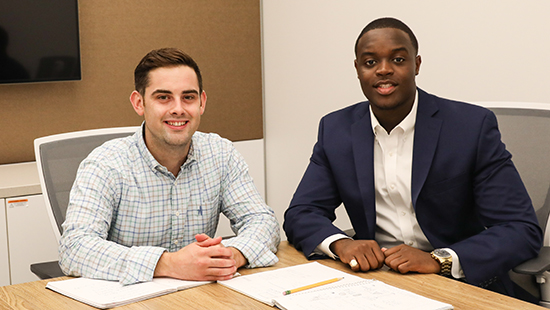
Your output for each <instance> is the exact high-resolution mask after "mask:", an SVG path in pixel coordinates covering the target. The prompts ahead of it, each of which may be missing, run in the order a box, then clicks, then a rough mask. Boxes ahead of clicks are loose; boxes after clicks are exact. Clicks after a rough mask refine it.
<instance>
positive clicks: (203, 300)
mask: <svg viewBox="0 0 550 310" xmlns="http://www.w3.org/2000/svg"><path fill="white" fill-rule="evenodd" d="M277 256H278V257H279V260H280V261H279V263H277V264H276V265H275V266H273V267H268V268H258V269H241V270H239V272H240V273H241V274H251V273H255V272H261V271H266V270H271V269H275V268H281V267H287V266H292V265H298V264H303V263H307V262H308V260H307V259H306V258H305V257H304V255H303V254H302V253H301V252H298V251H296V249H294V247H293V246H291V245H289V244H288V242H282V243H281V245H280V246H279V252H278V253H277ZM319 262H320V263H321V264H324V265H327V266H329V267H332V268H336V269H339V270H342V271H346V272H350V273H351V270H350V269H349V267H348V266H347V265H345V264H343V263H341V262H339V261H333V260H331V259H325V260H319ZM357 275H359V276H361V277H363V278H367V279H377V280H380V281H383V282H385V283H387V284H390V285H393V286H396V287H399V288H402V289H405V290H408V291H411V292H414V293H417V294H420V295H424V296H426V297H428V298H432V299H436V300H439V301H442V302H445V303H449V304H451V305H453V306H454V308H455V309H457V310H461V309H464V310H471V309H495V310H497V309H498V310H507V309H509V310H518V309H539V310H541V309H544V308H543V307H539V306H536V305H533V304H529V303H526V302H523V301H521V300H518V299H515V298H511V297H508V296H504V295H500V294H497V293H493V292H491V291H488V290H485V289H481V288H479V287H475V286H472V285H468V284H465V283H463V282H459V281H455V280H451V279H447V278H445V277H442V276H438V275H433V274H430V275H422V274H406V275H402V274H398V273H396V272H393V271H388V270H378V271H371V272H367V273H358V274H357ZM64 279H68V277H61V278H56V279H53V280H42V281H34V282H28V283H23V284H17V285H10V286H3V287H0V309H14V310H15V309H17V310H21V309H33V310H35V309H75V310H78V309H95V308H93V307H90V306H87V305H85V304H83V303H80V302H78V301H75V300H72V299H70V298H68V297H65V296H63V295H60V294H58V293H55V292H53V291H50V290H48V289H45V286H46V283H47V282H49V281H56V280H64ZM116 309H117V310H119V309H120V310H124V309H143V310H145V309H148V310H151V309H271V310H273V309H275V308H274V307H270V306H267V305H265V304H263V303H260V302H258V301H256V300H254V299H252V298H249V297H247V296H244V295H241V294H239V293H237V292H235V291H232V290H231V289H229V288H226V287H224V286H222V285H218V284H216V283H212V284H207V285H203V286H199V287H196V288H192V289H188V290H183V291H179V292H176V293H172V294H168V295H164V296H161V297H156V298H151V299H148V300H145V301H142V302H137V303H133V304H129V305H126V306H121V307H117V308H116Z"/></svg>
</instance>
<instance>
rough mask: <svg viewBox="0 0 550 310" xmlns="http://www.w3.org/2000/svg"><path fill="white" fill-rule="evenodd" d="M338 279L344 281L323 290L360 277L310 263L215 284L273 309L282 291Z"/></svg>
mask: <svg viewBox="0 0 550 310" xmlns="http://www.w3.org/2000/svg"><path fill="white" fill-rule="evenodd" d="M340 277H343V278H344V279H342V280H340V281H338V282H335V283H332V284H327V285H325V287H329V286H331V285H336V284H345V283H351V282H356V281H360V280H362V278H360V277H357V276H354V275H351V274H349V273H346V272H343V271H340V270H337V269H334V268H330V267H327V266H324V265H322V264H319V263H318V262H313V263H307V264H302V265H296V266H291V267H286V268H280V269H275V270H270V271H264V272H258V273H254V274H250V275H245V276H240V277H237V278H233V279H231V280H227V281H218V283H219V284H221V285H224V286H227V287H229V288H231V289H233V290H235V291H237V292H239V293H241V294H244V295H246V296H249V297H252V298H254V299H256V300H258V301H261V302H263V303H265V304H268V305H271V306H273V305H274V303H273V299H275V298H277V297H280V296H283V292H284V291H286V290H291V289H295V288H298V287H302V286H306V285H309V284H313V283H318V282H321V281H325V280H328V279H332V278H340ZM332 310H334V309H332Z"/></svg>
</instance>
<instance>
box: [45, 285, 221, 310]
mask: <svg viewBox="0 0 550 310" xmlns="http://www.w3.org/2000/svg"><path fill="white" fill-rule="evenodd" d="M208 283H211V282H209V281H184V280H177V279H172V278H155V279H153V281H150V282H142V283H137V284H132V285H126V286H122V285H121V284H120V283H119V282H117V281H106V280H97V279H88V278H75V279H69V280H62V281H53V282H48V284H47V285H46V288H48V289H51V290H52V291H56V292H58V293H60V294H63V295H65V296H67V297H70V298H72V299H75V300H78V301H80V302H83V303H85V304H88V305H90V306H93V307H96V308H99V309H107V308H112V307H116V306H122V305H126V304H129V303H133V302H137V301H141V300H145V299H149V298H152V297H157V296H161V295H164V294H168V293H173V292H176V291H180V290H184V289H188V288H192V287H195V286H199V285H203V284H208Z"/></svg>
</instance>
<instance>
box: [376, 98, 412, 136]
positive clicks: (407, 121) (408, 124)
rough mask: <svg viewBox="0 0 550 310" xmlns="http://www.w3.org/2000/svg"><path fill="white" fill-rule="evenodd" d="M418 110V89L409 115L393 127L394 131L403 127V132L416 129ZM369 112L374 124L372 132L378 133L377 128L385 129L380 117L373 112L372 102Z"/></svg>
mask: <svg viewBox="0 0 550 310" xmlns="http://www.w3.org/2000/svg"><path fill="white" fill-rule="evenodd" d="M417 110H418V90H416V91H415V95H414V102H413V106H412V108H411V111H410V112H409V114H407V116H405V118H404V119H403V120H402V121H401V122H400V123H399V124H397V126H395V128H394V129H392V131H393V130H395V129H396V128H401V129H402V130H403V132H404V133H405V134H407V133H409V132H411V131H412V130H414V125H415V124H416V112H417ZM369 112H370V122H371V126H372V132H374V135H376V134H377V130H385V129H384V127H382V125H380V123H379V122H378V119H377V118H376V116H375V115H374V113H373V112H372V107H371V105H370V104H369ZM388 134H390V133H388Z"/></svg>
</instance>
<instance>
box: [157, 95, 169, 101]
mask: <svg viewBox="0 0 550 310" xmlns="http://www.w3.org/2000/svg"><path fill="white" fill-rule="evenodd" d="M157 99H158V100H168V96H167V95H158V96H157Z"/></svg>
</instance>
